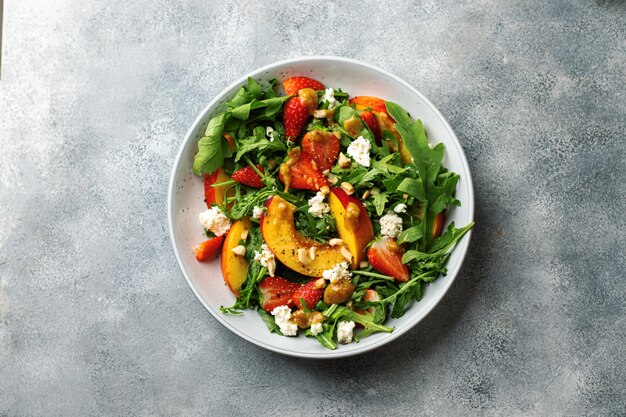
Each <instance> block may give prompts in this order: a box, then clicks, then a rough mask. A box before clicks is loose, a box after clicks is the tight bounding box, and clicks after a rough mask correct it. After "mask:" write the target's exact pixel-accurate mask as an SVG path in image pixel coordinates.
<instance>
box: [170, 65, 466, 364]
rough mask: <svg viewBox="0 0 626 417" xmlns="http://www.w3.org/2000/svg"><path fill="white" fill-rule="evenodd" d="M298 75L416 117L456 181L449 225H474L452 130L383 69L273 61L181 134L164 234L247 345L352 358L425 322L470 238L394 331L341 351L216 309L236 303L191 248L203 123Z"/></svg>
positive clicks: (211, 265)
mask: <svg viewBox="0 0 626 417" xmlns="http://www.w3.org/2000/svg"><path fill="white" fill-rule="evenodd" d="M297 75H303V76H309V77H312V78H314V79H316V80H319V81H321V82H322V83H324V84H325V85H327V86H329V87H339V88H341V89H342V90H344V91H347V92H348V93H349V94H350V95H351V96H352V97H354V96H357V95H371V96H377V97H381V98H384V99H388V100H390V101H394V102H396V103H398V104H399V105H401V106H402V107H404V108H405V109H406V110H407V111H408V112H409V114H411V116H412V117H413V118H420V119H422V122H423V123H424V126H425V129H426V132H427V134H428V137H429V140H430V141H431V142H435V143H436V142H443V143H444V144H445V146H446V154H445V158H444V161H443V163H444V166H446V167H447V168H448V169H450V170H452V171H455V172H457V173H459V174H460V176H461V179H460V181H459V184H458V186H457V190H456V197H457V198H458V199H459V200H460V201H461V203H462V206H461V207H458V208H457V207H454V208H451V209H450V210H449V211H448V215H447V222H451V221H454V222H455V223H456V224H457V225H458V226H464V225H466V224H467V223H469V222H470V221H472V220H473V218H474V193H473V189H472V180H471V176H470V170H469V167H468V164H467V160H466V159H465V155H464V154H463V149H462V148H461V145H460V144H459V141H458V139H457V138H456V135H455V134H454V132H453V131H452V128H451V127H450V125H449V124H448V123H447V122H446V120H445V119H444V118H443V116H442V115H441V113H439V111H437V109H436V108H435V107H434V106H433V105H432V104H431V103H430V101H428V100H427V99H426V98H425V97H424V96H422V94H420V93H419V92H418V91H417V90H416V89H415V88H413V87H411V86H410V85H409V84H407V83H406V82H405V81H402V80H401V79H399V78H398V77H396V76H394V75H392V74H390V73H388V72H387V71H384V70H381V69H378V68H375V67H373V66H371V65H368V64H364V63H362V62H358V61H354V60H351V59H346V58H336V57H319V56H315V57H303V58H295V59H290V60H287V61H281V62H276V63H274V64H271V65H268V66H266V67H263V68H260V69H258V70H256V71H253V72H251V73H250V74H246V75H245V76H244V77H241V78H240V79H239V80H237V81H235V82H234V83H232V84H231V85H229V86H228V87H226V88H225V89H224V90H223V91H222V92H221V93H220V94H218V95H217V97H215V98H214V99H213V100H212V101H211V102H210V103H209V104H208V105H207V106H206V108H205V109H204V110H202V112H201V113H200V115H199V116H198V117H197V118H196V120H195V122H194V123H193V125H192V126H191V128H190V129H189V131H188V132H187V135H186V136H185V140H184V141H183V144H182V145H181V147H180V150H179V152H178V155H177V157H176V161H175V162H174V167H173V169H172V174H171V178H170V185H169V193H168V220H169V227H170V234H171V237H172V243H173V245H174V252H175V253H176V257H177V259H178V263H179V264H180V268H181V269H182V271H183V274H184V275H185V278H186V279H187V282H188V283H189V286H190V287H191V289H192V290H193V292H194V293H195V294H196V296H197V297H198V299H199V300H200V301H201V302H202V304H203V305H204V306H205V307H206V309H207V310H209V312H210V313H211V314H212V315H213V316H214V317H215V318H216V319H217V320H218V321H220V322H221V323H222V324H223V325H224V326H226V327H227V328H229V329H230V330H232V331H233V332H235V333H236V334H238V335H239V336H241V337H242V338H244V339H246V340H248V341H250V342H252V343H255V344H257V345H259V346H261V347H264V348H266V349H270V350H273V351H275V352H278V353H282V354H285V355H290V356H298V357H306V358H319V359H322V358H338V357H345V356H351V355H355V354H358V353H363V352H366V351H369V350H372V349H375V348H377V347H380V346H382V345H384V344H385V343H389V342H391V341H392V340H394V339H396V338H398V337H400V335H402V334H403V333H405V332H407V331H408V330H410V329H411V328H412V327H413V326H415V324H417V323H418V322H419V321H420V320H422V319H423V318H424V317H426V315H427V314H428V313H429V312H430V311H431V310H432V309H433V307H434V306H435V305H436V304H437V303H438V302H439V300H441V299H442V297H443V296H444V294H445V293H446V291H447V290H448V288H450V286H451V285H452V281H453V280H454V278H455V277H456V275H457V273H458V272H459V269H460V267H461V263H462V262H463V258H464V257H465V253H466V251H467V248H468V245H469V241H470V235H471V232H470V233H468V234H467V235H466V236H465V237H464V238H463V239H462V240H461V242H460V243H459V244H458V245H457V247H456V248H455V249H454V251H453V252H452V255H451V256H450V259H449V261H448V275H447V276H445V277H440V278H438V279H437V280H436V281H435V282H433V283H432V284H430V285H429V286H428V288H427V289H426V291H425V293H424V297H423V299H422V300H421V301H420V302H419V303H414V304H413V305H412V306H411V308H410V309H409V310H408V311H407V312H406V314H405V315H404V316H403V317H401V318H399V319H394V320H388V322H386V323H385V324H386V325H387V326H394V327H395V330H394V331H393V332H392V333H379V334H374V335H372V336H369V337H367V338H365V339H363V340H361V341H360V342H359V343H351V344H349V345H340V346H339V347H338V348H337V349H336V350H334V351H331V350H328V349H326V348H325V347H323V346H322V345H321V344H320V343H318V341H317V340H315V339H313V338H307V337H304V336H299V337H284V336H278V335H276V334H271V333H269V331H268V330H267V327H266V326H265V324H264V323H263V322H262V321H261V318H260V317H259V315H258V314H257V313H256V311H252V310H250V311H246V312H245V313H244V314H241V315H225V314H222V313H221V312H220V310H219V308H220V306H230V305H232V304H233V302H234V301H235V297H234V296H233V294H232V293H231V292H230V291H229V289H228V288H227V287H226V285H225V284H224V280H223V278H222V273H221V268H220V260H219V259H216V260H215V261H212V262H208V263H199V262H197V261H196V259H195V258H194V255H193V253H192V250H191V248H192V247H193V246H194V245H196V244H197V243H199V242H200V241H202V240H203V239H204V234H203V230H202V227H201V226H200V223H199V222H198V214H199V213H200V212H201V211H204V210H206V205H205V203H204V200H203V199H204V193H203V182H202V179H201V178H199V177H196V176H195V175H194V174H193V173H192V171H191V166H192V162H193V157H194V154H195V153H196V150H197V142H198V139H199V138H200V137H202V136H203V134H204V130H205V127H206V124H207V122H208V121H209V120H210V119H211V117H212V116H213V115H215V114H216V113H217V112H219V111H222V110H223V109H224V106H225V104H224V103H225V102H226V100H229V99H230V98H231V97H232V96H233V95H234V94H235V92H236V91H237V89H239V87H240V86H242V85H243V84H245V82H246V79H247V77H249V76H250V77H252V78H255V79H257V80H269V79H272V78H276V79H278V80H279V81H282V80H283V79H285V78H288V77H291V76H297Z"/></svg>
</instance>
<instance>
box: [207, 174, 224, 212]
mask: <svg viewBox="0 0 626 417" xmlns="http://www.w3.org/2000/svg"><path fill="white" fill-rule="evenodd" d="M228 180H230V177H229V176H228V175H226V173H225V172H224V169H223V168H220V169H218V170H217V171H215V172H214V173H212V174H210V175H207V174H204V201H206V205H207V207H209V208H210V207H211V204H212V203H216V204H223V203H224V199H225V195H224V194H225V193H226V189H227V188H228V186H227V185H221V186H219V187H213V184H218V183H220V182H225V181H228ZM229 194H230V193H229Z"/></svg>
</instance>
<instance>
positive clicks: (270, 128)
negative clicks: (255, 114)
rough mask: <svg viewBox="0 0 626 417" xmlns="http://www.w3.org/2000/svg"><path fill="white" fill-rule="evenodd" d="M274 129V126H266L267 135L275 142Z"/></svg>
mask: <svg viewBox="0 0 626 417" xmlns="http://www.w3.org/2000/svg"><path fill="white" fill-rule="evenodd" d="M273 133H274V129H273V128H272V126H267V127H266V128H265V136H267V137H268V138H269V140H270V142H274V135H273Z"/></svg>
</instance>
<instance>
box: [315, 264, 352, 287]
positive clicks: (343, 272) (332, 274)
mask: <svg viewBox="0 0 626 417" xmlns="http://www.w3.org/2000/svg"><path fill="white" fill-rule="evenodd" d="M351 276H352V273H351V272H350V271H349V270H348V263H347V262H339V263H338V264H336V265H335V266H333V267H332V268H331V269H327V270H326V271H324V272H322V277H323V278H324V279H327V280H329V281H330V282H337V281H339V280H342V279H350V277H351Z"/></svg>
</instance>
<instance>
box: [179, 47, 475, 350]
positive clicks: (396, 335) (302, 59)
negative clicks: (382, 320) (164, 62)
mask: <svg viewBox="0 0 626 417" xmlns="http://www.w3.org/2000/svg"><path fill="white" fill-rule="evenodd" d="M307 61H328V62H343V63H348V64H352V65H358V66H362V67H366V68H368V69H370V70H373V71H375V72H378V73H380V74H381V75H383V76H385V77H389V78H391V79H393V80H395V81H397V82H398V83H400V84H401V85H403V86H404V87H405V88H406V89H407V90H409V91H410V92H412V93H413V94H415V95H416V96H418V97H419V98H420V99H421V100H423V102H424V103H425V104H426V105H427V106H428V107H429V108H430V109H431V110H432V111H433V113H434V114H435V116H437V117H438V118H439V119H440V121H441V122H442V123H443V126H444V127H445V129H446V131H447V132H448V134H449V135H450V138H451V139H452V142H453V144H454V146H455V147H456V150H457V151H458V153H459V155H460V156H461V163H462V165H463V167H464V168H465V170H466V172H467V178H465V179H466V181H467V187H468V194H469V196H468V197H469V198H468V199H467V200H468V201H464V202H463V204H464V205H466V204H467V208H468V210H469V219H470V220H469V221H474V187H473V184H472V175H471V171H470V167H469V164H468V162H467V158H466V157H465V152H464V151H463V147H462V146H461V143H460V142H459V139H458V138H457V136H456V134H455V133H454V130H453V129H452V127H451V126H450V124H449V123H448V121H447V120H446V118H445V117H444V116H443V115H442V114H441V112H440V111H439V110H438V109H437V108H436V107H435V106H434V105H433V104H432V103H431V102H430V100H428V99H427V98H426V97H425V96H424V95H423V94H422V93H420V92H419V91H418V90H417V89H415V88H414V87H413V86H411V85H410V84H409V83H408V82H406V81H404V80H403V79H401V78H400V77H398V76H396V75H394V74H392V73H390V72H389V71H387V70H384V69H382V68H379V67H376V66H374V65H371V64H368V63H365V62H362V61H358V60H355V59H352V58H345V57H336V56H326V55H309V56H301V57H295V58H290V59H285V60H280V61H275V62H272V63H270V64H268V65H264V66H263V67H260V68H258V69H256V70H253V71H251V72H249V73H247V74H245V75H244V76H242V77H240V78H238V79H237V80H236V81H234V82H232V83H230V84H229V85H228V86H227V87H225V88H224V89H222V90H221V91H220V92H219V93H218V94H217V95H216V96H215V97H214V98H213V99H212V100H211V101H210V102H209V103H208V104H207V105H206V106H205V107H204V109H202V111H201V112H200V113H199V114H198V116H197V117H196V119H195V120H194V122H193V123H192V125H191V126H190V128H189V130H188V131H187V133H186V134H185V138H184V140H183V141H182V143H181V145H180V147H179V149H178V152H177V154H176V158H175V160H174V163H173V165H172V169H171V173H170V180H169V185H168V192H167V220H168V225H169V233H170V241H171V242H172V246H173V248H174V254H175V255H176V260H177V261H178V266H179V267H180V269H181V271H182V273H183V276H184V277H185V280H186V281H187V284H188V285H189V287H190V288H191V290H192V291H193V293H194V294H195V296H196V298H197V299H198V300H199V301H200V303H202V305H203V306H204V308H206V309H207V310H208V311H209V313H211V315H212V316H213V317H214V318H215V319H217V320H218V321H219V322H220V323H221V324H222V325H224V326H225V327H226V328H227V329H229V330H230V331H232V332H233V333H235V334H236V335H238V336H239V337H241V338H243V339H244V340H247V341H248V342H251V343H254V344H255V345H257V346H260V347H262V348H265V349H268V350H271V351H273V352H276V353H280V354H283V355H287V356H292V357H299V358H308V359H337V358H343V357H349V356H355V355H359V354H362V353H365V352H369V351H372V350H374V349H377V348H379V347H381V346H383V345H385V344H387V343H389V342H391V341H393V340H395V339H397V338H399V337H400V336H402V335H403V334H405V333H406V332H408V331H409V330H411V329H412V328H413V327H414V326H415V325H417V324H418V323H419V322H420V321H422V320H423V319H424V318H426V317H427V316H428V315H429V314H430V312H431V311H432V310H433V309H434V308H435V306H436V305H437V304H439V302H440V301H441V300H442V299H443V297H444V296H445V295H446V293H447V292H448V290H449V289H450V287H451V286H452V284H453V283H454V280H455V279H456V277H457V275H458V273H459V271H460V269H461V267H462V265H463V262H464V261H465V256H466V255H467V250H468V248H469V246H470V242H471V237H472V230H470V231H469V232H468V233H467V234H466V236H464V239H462V240H463V241H464V242H465V244H464V245H462V247H460V248H456V247H455V249H458V250H460V251H461V253H460V256H461V257H460V261H459V262H458V264H457V265H456V267H455V268H454V269H453V270H450V271H448V273H447V274H446V278H447V280H446V284H445V286H444V288H443V290H442V291H441V293H440V294H439V295H438V296H436V297H435V298H434V299H433V300H431V302H430V304H429V305H428V306H426V309H425V310H424V312H423V313H422V314H420V315H418V316H416V317H414V318H412V319H411V320H410V321H409V322H408V323H406V325H405V326H403V328H402V329H395V330H394V331H393V332H392V333H389V334H388V336H387V337H385V338H382V339H381V340H379V341H376V342H374V343H372V344H369V345H364V346H363V348H361V349H356V350H351V351H342V350H341V349H338V350H329V351H328V353H325V352H324V353H303V352H297V351H292V350H289V349H285V348H280V347H276V346H273V345H270V344H268V343H266V342H264V341H262V340H258V339H255V338H253V337H251V336H249V335H247V334H246V333H243V332H241V331H239V330H238V329H236V328H234V327H233V326H231V325H230V324H229V323H228V322H227V321H226V320H224V318H223V317H221V315H220V314H219V312H217V311H213V308H212V307H211V306H209V305H208V304H207V303H206V301H205V300H204V298H203V297H202V296H201V294H200V292H199V291H198V289H197V288H196V286H195V285H194V283H193V281H192V279H191V277H190V275H189V273H188V272H187V269H186V268H185V265H184V263H183V261H182V258H181V256H180V253H179V251H178V248H177V244H176V239H175V237H174V222H173V207H172V206H173V201H174V194H175V187H176V186H175V184H176V180H175V175H176V172H177V171H178V167H179V165H180V163H181V158H182V154H183V151H184V149H185V148H186V147H187V144H188V142H189V141H190V140H192V138H193V133H194V132H195V130H196V129H197V127H198V125H199V124H200V123H201V120H202V118H204V117H205V115H206V114H207V112H209V111H210V110H211V108H212V107H214V106H215V105H216V104H217V103H218V102H219V101H220V100H221V99H223V98H224V96H225V95H226V93H227V92H228V91H230V90H232V89H233V88H235V87H236V86H238V85H240V84H241V83H243V82H244V81H245V80H246V79H247V78H248V77H253V78H254V77H255V76H257V75H259V74H261V73H262V72H264V71H268V70H270V69H273V68H274V67H277V66H282V65H289V64H295V63H303V62H307ZM268 334H269V332H268Z"/></svg>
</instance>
